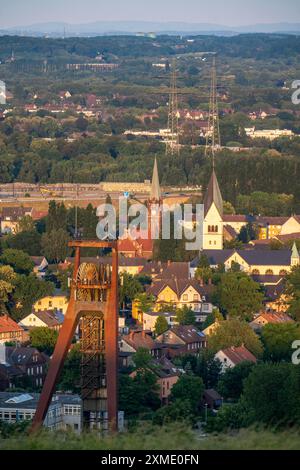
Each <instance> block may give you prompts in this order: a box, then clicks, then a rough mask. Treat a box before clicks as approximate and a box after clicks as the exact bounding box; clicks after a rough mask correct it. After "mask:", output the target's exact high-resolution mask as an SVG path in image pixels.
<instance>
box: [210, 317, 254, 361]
mask: <svg viewBox="0 0 300 470" xmlns="http://www.w3.org/2000/svg"><path fill="white" fill-rule="evenodd" d="M242 345H244V346H245V347H246V348H247V349H248V350H249V351H251V352H252V353H253V354H254V356H256V357H261V355H262V353H263V348H262V344H261V341H260V339H259V338H258V336H257V335H256V334H255V333H254V331H253V330H252V328H251V327H250V326H249V325H248V323H246V322H244V321H240V320H239V319H238V318H232V319H230V320H225V321H223V322H221V323H220V326H219V327H218V328H217V329H216V330H215V331H214V332H213V333H212V334H211V335H210V337H209V343H208V348H209V350H210V351H211V352H212V353H213V354H216V353H217V352H218V351H220V349H226V348H230V347H231V346H235V347H238V346H242Z"/></svg>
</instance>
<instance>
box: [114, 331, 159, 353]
mask: <svg viewBox="0 0 300 470" xmlns="http://www.w3.org/2000/svg"><path fill="white" fill-rule="evenodd" d="M119 348H120V351H121V352H122V353H124V352H127V353H132V354H134V353H136V352H137V350H138V349H141V348H142V349H148V350H149V351H150V354H151V356H153V357H154V358H159V357H161V356H163V355H166V352H167V348H166V347H164V345H163V344H161V343H160V342H157V341H154V339H153V338H152V336H151V335H150V334H148V333H147V332H146V331H145V330H143V331H131V332H130V333H129V335H125V336H122V337H121V339H120V343H119Z"/></svg>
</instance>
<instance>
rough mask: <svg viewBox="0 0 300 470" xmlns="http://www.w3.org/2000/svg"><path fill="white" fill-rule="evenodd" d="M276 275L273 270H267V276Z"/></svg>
mask: <svg viewBox="0 0 300 470" xmlns="http://www.w3.org/2000/svg"><path fill="white" fill-rule="evenodd" d="M273 275H274V272H273V270H272V269H267V271H266V276H273Z"/></svg>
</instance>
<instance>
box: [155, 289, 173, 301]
mask: <svg viewBox="0 0 300 470" xmlns="http://www.w3.org/2000/svg"><path fill="white" fill-rule="evenodd" d="M157 299H158V300H161V301H163V302H172V301H173V299H177V294H176V292H175V291H174V290H173V289H171V287H170V286H165V287H164V288H163V289H162V290H161V291H160V293H159V294H158V296H157Z"/></svg>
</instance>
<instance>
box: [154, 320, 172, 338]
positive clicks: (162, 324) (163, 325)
mask: <svg viewBox="0 0 300 470" xmlns="http://www.w3.org/2000/svg"><path fill="white" fill-rule="evenodd" d="M168 329H169V324H168V322H167V319H166V317H163V316H159V317H158V318H157V320H156V322H155V327H154V331H155V334H156V335H157V336H159V335H162V334H163V333H165V332H166V331H168Z"/></svg>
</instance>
